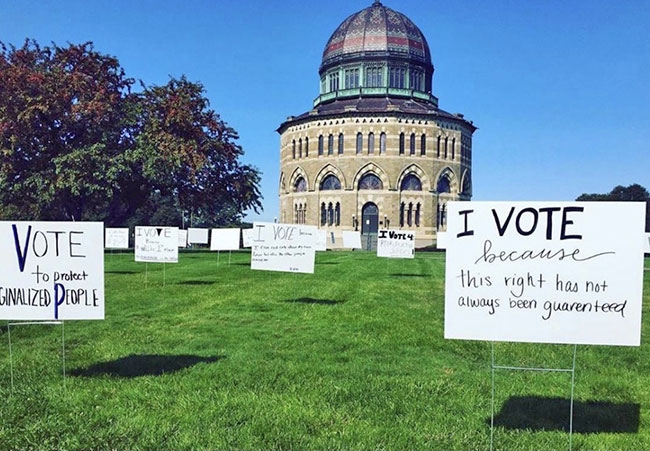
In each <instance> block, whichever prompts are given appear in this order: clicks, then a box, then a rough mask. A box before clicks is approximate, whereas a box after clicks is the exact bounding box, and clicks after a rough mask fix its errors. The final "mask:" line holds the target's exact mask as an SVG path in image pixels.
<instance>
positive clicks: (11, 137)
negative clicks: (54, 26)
mask: <svg viewBox="0 0 650 451" xmlns="http://www.w3.org/2000/svg"><path fill="white" fill-rule="evenodd" d="M133 84H134V80H133V79H130V78H127V77H126V76H125V73H124V70H123V69H122V68H121V67H120V65H119V62H118V60H117V59H116V58H114V57H110V56H105V55H102V54H100V53H98V52H96V51H95V50H94V48H93V45H92V43H85V44H81V45H69V46H68V47H58V46H55V45H53V46H52V47H41V46H39V45H38V44H37V43H36V42H35V41H33V40H27V41H25V43H24V45H23V46H22V47H20V48H16V47H14V46H10V45H9V46H7V45H5V44H3V43H1V42H0V218H4V219H29V220H36V219H40V220H70V219H74V220H103V221H105V222H106V223H107V225H110V226H116V225H137V224H141V225H147V224H154V223H157V224H164V225H176V224H178V225H181V223H182V221H183V218H184V217H186V216H191V217H192V218H196V221H197V222H202V223H205V224H206V225H209V224H214V225H220V224H227V223H232V222H238V221H240V220H241V218H242V216H243V212H244V211H245V210H247V209H253V210H255V211H259V209H261V203H260V199H261V195H260V193H259V188H258V187H259V182H260V174H259V172H258V171H257V169H255V168H254V167H252V166H249V165H245V164H241V163H240V162H239V157H241V155H242V154H243V150H242V148H241V147H240V146H239V145H238V144H236V140H237V139H238V136H237V133H236V132H235V131H234V130H233V129H232V128H230V127H228V126H227V125H226V123H225V122H224V121H222V120H221V118H220V117H219V115H218V114H216V113H215V112H214V111H213V110H211V109H209V103H208V100H207V99H206V98H205V95H204V89H203V86H202V85H200V84H198V83H191V82H189V81H187V80H186V79H185V77H183V78H181V79H171V80H170V81H169V83H167V84H166V85H165V86H161V87H156V86H153V87H146V86H144V85H143V86H142V88H143V91H142V92H140V93H132V92H131V88H132V86H133ZM163 221H164V222H163Z"/></svg>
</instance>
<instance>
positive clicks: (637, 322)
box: [445, 202, 645, 346]
mask: <svg viewBox="0 0 650 451" xmlns="http://www.w3.org/2000/svg"><path fill="white" fill-rule="evenodd" d="M448 206H449V210H448V211H449V216H448V224H447V233H449V235H450V238H451V239H450V240H449V242H448V243H447V253H446V269H445V271H446V273H445V280H446V283H445V338H461V339H473V340H488V341H513V342H537V343H566V344H593V345H623V346H639V344H640V340H641V308H642V286H643V253H642V249H640V248H639V245H638V243H639V242H640V241H641V239H642V238H643V234H644V230H643V229H644V227H645V204H644V203H641V202H450V203H449V204H448Z"/></svg>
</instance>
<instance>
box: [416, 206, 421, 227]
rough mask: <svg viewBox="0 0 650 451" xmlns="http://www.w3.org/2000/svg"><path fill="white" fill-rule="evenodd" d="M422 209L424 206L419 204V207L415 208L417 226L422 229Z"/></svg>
mask: <svg viewBox="0 0 650 451" xmlns="http://www.w3.org/2000/svg"><path fill="white" fill-rule="evenodd" d="M421 208H422V206H421V205H420V203H419V202H418V204H417V206H416V207H415V226H416V227H420V213H421Z"/></svg>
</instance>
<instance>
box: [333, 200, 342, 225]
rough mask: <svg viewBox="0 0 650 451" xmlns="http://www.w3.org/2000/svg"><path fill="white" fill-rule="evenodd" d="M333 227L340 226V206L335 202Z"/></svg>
mask: <svg viewBox="0 0 650 451" xmlns="http://www.w3.org/2000/svg"><path fill="white" fill-rule="evenodd" d="M334 225H336V226H340V225H341V204H340V203H339V202H337V203H336V206H335V207H334Z"/></svg>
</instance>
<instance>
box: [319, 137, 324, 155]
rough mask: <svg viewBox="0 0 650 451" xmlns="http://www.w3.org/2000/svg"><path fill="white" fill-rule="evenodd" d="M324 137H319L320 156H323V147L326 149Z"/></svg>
mask: <svg viewBox="0 0 650 451" xmlns="http://www.w3.org/2000/svg"><path fill="white" fill-rule="evenodd" d="M323 140H324V139H323V135H319V136H318V155H319V156H320V155H323V147H324V142H323Z"/></svg>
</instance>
